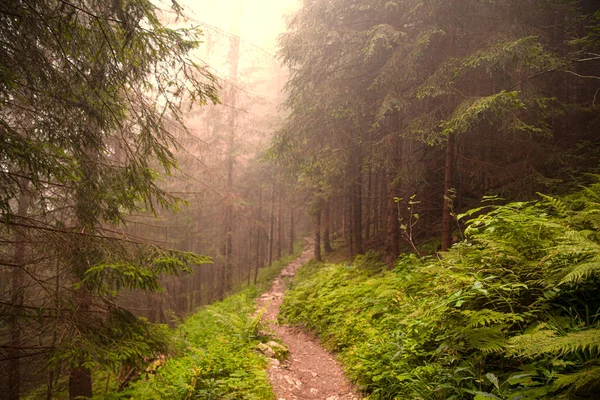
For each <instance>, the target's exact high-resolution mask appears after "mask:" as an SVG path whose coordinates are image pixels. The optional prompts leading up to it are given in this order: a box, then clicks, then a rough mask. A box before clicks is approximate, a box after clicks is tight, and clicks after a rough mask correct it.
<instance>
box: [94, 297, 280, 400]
mask: <svg viewBox="0 0 600 400" xmlns="http://www.w3.org/2000/svg"><path fill="white" fill-rule="evenodd" d="M257 294H258V292H257V290H256V288H254V287H250V288H247V289H245V290H243V291H242V292H240V293H238V294H236V295H233V296H230V297H228V298H227V299H225V300H223V301H222V302H219V303H215V304H212V305H210V306H208V307H206V308H205V309H203V310H201V311H199V312H198V313H196V314H194V315H193V316H191V317H190V318H188V319H186V320H185V322H184V323H183V324H182V325H180V326H179V327H178V328H177V330H176V332H175V334H174V337H173V339H172V342H173V344H174V346H175V350H174V354H173V355H172V356H171V357H170V358H169V359H168V361H167V362H166V363H165V365H164V366H162V367H161V368H159V369H158V371H157V372H156V374H144V376H142V378H141V379H140V380H138V381H137V382H135V383H134V384H132V385H131V386H130V387H129V388H127V389H126V390H125V391H123V392H121V393H112V394H110V395H109V396H107V397H106V398H107V399H130V398H136V399H137V398H140V399H142V398H143V399H157V400H158V399H249V400H250V399H256V400H259V399H261V400H262V399H271V398H274V396H273V394H272V392H271V387H270V385H269V382H268V379H267V375H266V372H265V370H264V368H265V367H266V360H265V359H264V357H263V356H261V355H260V354H259V353H258V352H256V351H255V347H256V344H257V343H258V340H259V329H260V314H258V315H253V314H254V307H255V302H254V299H255V297H256V295H257Z"/></svg>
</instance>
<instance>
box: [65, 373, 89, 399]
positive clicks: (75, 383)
mask: <svg viewBox="0 0 600 400" xmlns="http://www.w3.org/2000/svg"><path fill="white" fill-rule="evenodd" d="M80 397H85V398H90V397H93V393H92V372H91V371H90V370H89V369H88V368H85V367H83V366H81V365H80V366H77V367H73V368H71V373H70V374H69V400H73V399H75V398H80Z"/></svg>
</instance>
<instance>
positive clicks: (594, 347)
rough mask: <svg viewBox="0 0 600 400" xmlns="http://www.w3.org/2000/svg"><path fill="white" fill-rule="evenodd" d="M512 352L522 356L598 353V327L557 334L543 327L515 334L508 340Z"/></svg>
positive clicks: (599, 337) (599, 341)
mask: <svg viewBox="0 0 600 400" xmlns="http://www.w3.org/2000/svg"><path fill="white" fill-rule="evenodd" d="M509 348H510V349H511V351H512V353H513V354H515V355H518V356H524V357H530V358H533V357H537V356H541V355H544V354H553V355H556V356H564V355H567V354H572V353H576V352H590V353H595V354H598V353H600V328H593V329H587V330H584V331H579V332H571V333H568V334H567V335H564V336H558V335H557V334H556V333H555V332H554V331H552V330H548V329H544V330H540V331H537V332H535V333H533V334H524V335H520V336H515V337H513V338H511V339H510V340H509Z"/></svg>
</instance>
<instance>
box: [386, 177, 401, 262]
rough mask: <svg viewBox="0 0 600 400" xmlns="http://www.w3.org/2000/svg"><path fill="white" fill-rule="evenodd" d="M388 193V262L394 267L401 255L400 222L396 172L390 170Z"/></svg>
mask: <svg viewBox="0 0 600 400" xmlns="http://www.w3.org/2000/svg"><path fill="white" fill-rule="evenodd" d="M387 178H388V179H387V181H388V193H387V223H386V229H387V234H386V241H385V242H386V246H385V254H386V263H387V265H388V268H392V267H393V266H394V263H395V262H396V259H397V258H398V256H399V255H400V249H399V247H398V236H399V232H398V231H399V229H400V224H399V221H398V204H397V203H396V201H395V200H394V198H395V197H397V190H396V187H395V185H394V182H393V181H394V174H393V173H392V172H388V176H387Z"/></svg>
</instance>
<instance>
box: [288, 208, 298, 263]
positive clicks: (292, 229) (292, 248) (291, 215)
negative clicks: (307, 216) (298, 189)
mask: <svg viewBox="0 0 600 400" xmlns="http://www.w3.org/2000/svg"><path fill="white" fill-rule="evenodd" d="M295 240H296V238H295V232H294V205H293V204H292V207H291V210H290V241H289V243H288V244H289V248H288V253H290V255H292V254H294V241H295Z"/></svg>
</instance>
